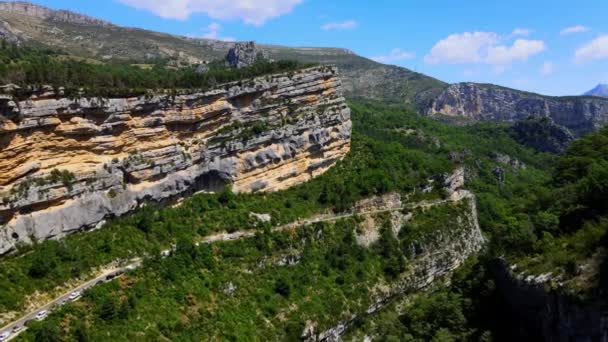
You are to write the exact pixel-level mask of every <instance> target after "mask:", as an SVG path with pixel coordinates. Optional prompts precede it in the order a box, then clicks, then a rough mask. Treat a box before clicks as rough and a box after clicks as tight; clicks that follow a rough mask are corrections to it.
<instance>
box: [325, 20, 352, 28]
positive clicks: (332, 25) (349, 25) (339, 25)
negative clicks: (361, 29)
mask: <svg viewBox="0 0 608 342" xmlns="http://www.w3.org/2000/svg"><path fill="white" fill-rule="evenodd" d="M357 26H359V24H358V23H357V22H356V21H355V20H347V21H343V22H337V23H327V24H325V25H323V26H321V29H323V30H325V31H331V30H352V29H354V28H356V27H357Z"/></svg>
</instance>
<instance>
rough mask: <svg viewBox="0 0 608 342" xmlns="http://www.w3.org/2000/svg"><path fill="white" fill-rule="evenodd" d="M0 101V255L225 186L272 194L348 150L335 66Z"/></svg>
mask: <svg viewBox="0 0 608 342" xmlns="http://www.w3.org/2000/svg"><path fill="white" fill-rule="evenodd" d="M58 93H60V92H54V91H52V90H48V89H47V90H46V91H41V92H40V93H39V94H35V95H32V96H31V97H30V98H27V99H21V100H19V99H16V98H14V97H12V96H11V95H0V146H1V150H0V224H2V226H3V227H2V228H0V253H6V252H7V251H10V250H11V249H13V248H14V247H15V246H16V244H18V243H29V242H31V241H32V239H34V238H35V239H38V240H43V239H48V238H58V237H62V236H64V235H66V234H68V233H71V232H75V231H78V230H82V229H87V228H92V227H95V226H96V225H97V224H99V223H100V222H103V220H105V219H106V218H109V217H114V216H119V215H123V214H125V213H127V212H129V211H131V210H133V209H135V208H137V207H138V206H139V205H141V204H142V203H144V202H146V201H161V200H164V199H168V198H174V197H177V196H183V195H187V194H191V193H193V192H197V191H217V190H220V189H222V188H223V187H224V186H225V185H227V184H230V185H231V186H232V189H233V190H234V191H236V192H252V191H275V190H280V189H285V188H287V187H290V186H292V185H295V184H298V183H302V182H304V181H307V180H310V179H311V178H313V177H315V176H317V175H319V174H321V173H323V172H324V171H326V170H327V169H329V168H330V167H331V166H332V165H334V164H335V163H336V162H337V161H338V160H340V159H342V158H343V157H344V156H345V155H346V154H347V153H348V151H349V149H350V136H351V121H350V110H349V109H348V107H347V106H346V103H345V100H344V98H343V97H342V94H341V83H340V81H339V79H338V77H337V71H336V69H335V68H333V67H327V66H321V67H315V68H309V69H305V70H301V71H298V72H291V73H285V74H280V75H272V76H265V77H259V78H256V79H252V80H246V81H241V82H235V83H231V84H227V85H224V86H221V87H220V88H218V89H214V90H210V91H205V92H195V93H189V94H181V95H170V94H157V95H149V96H142V97H133V98H112V99H106V98H85V97H83V98H78V99H71V98H65V97H62V96H59V95H58Z"/></svg>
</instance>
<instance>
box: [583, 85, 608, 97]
mask: <svg viewBox="0 0 608 342" xmlns="http://www.w3.org/2000/svg"><path fill="white" fill-rule="evenodd" d="M585 95H589V96H601V97H608V84H598V85H597V87H595V88H593V89H591V90H589V91H588V92H586V93H585Z"/></svg>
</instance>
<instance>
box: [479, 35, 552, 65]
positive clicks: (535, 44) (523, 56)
mask: <svg viewBox="0 0 608 342" xmlns="http://www.w3.org/2000/svg"><path fill="white" fill-rule="evenodd" d="M546 49H547V48H546V46H545V42H543V41H542V40H527V39H517V40H516V41H515V42H514V43H513V45H512V46H504V45H500V46H492V47H490V48H489V49H488V55H487V58H486V62H487V63H488V64H493V65H509V64H511V63H513V62H525V61H527V60H528V58H530V57H531V56H534V55H536V54H539V53H541V52H543V51H545V50H546Z"/></svg>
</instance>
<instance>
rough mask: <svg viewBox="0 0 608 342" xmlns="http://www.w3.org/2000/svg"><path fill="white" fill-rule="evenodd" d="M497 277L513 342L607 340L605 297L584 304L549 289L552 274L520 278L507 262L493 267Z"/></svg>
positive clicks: (607, 317)
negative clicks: (516, 341) (526, 341)
mask: <svg viewBox="0 0 608 342" xmlns="http://www.w3.org/2000/svg"><path fill="white" fill-rule="evenodd" d="M494 274H495V277H496V289H497V290H498V293H499V294H500V295H501V297H502V299H503V300H502V303H503V304H504V306H505V307H504V309H505V310H504V313H505V316H506V319H507V320H508V322H507V323H506V324H508V325H509V327H508V331H509V333H510V334H512V336H511V338H512V339H514V340H515V339H521V338H523V339H525V340H529V341H556V342H561V341H564V342H566V341H569V342H587V341H608V311H607V310H606V300H605V298H606V297H602V296H599V297H598V298H600V299H599V300H594V301H588V302H586V303H584V302H581V301H580V300H576V299H574V298H571V297H570V296H568V295H566V294H564V293H560V292H559V291H557V290H552V289H550V288H549V286H548V284H547V283H548V280H549V279H550V277H551V274H546V275H540V276H537V277H534V276H521V275H517V274H515V273H514V272H513V267H509V266H508V264H507V263H506V262H504V261H500V262H497V263H496V264H495V265H494ZM601 298H603V299H601Z"/></svg>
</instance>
